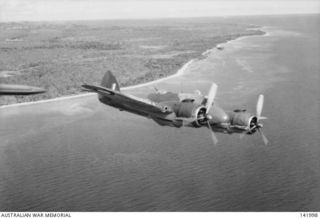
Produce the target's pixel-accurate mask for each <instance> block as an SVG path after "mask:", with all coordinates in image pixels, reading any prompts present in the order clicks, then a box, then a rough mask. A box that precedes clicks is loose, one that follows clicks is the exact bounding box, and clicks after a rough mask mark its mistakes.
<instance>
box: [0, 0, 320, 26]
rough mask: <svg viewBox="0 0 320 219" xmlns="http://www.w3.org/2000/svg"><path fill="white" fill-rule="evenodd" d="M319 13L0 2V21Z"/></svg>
mask: <svg viewBox="0 0 320 219" xmlns="http://www.w3.org/2000/svg"><path fill="white" fill-rule="evenodd" d="M299 13H300V14H305V13H320V1H319V0H0V22H7V21H59V20H93V19H130V18H133V19H139V18H147V19H152V18H175V17H211V16H232V15H263V14H299Z"/></svg>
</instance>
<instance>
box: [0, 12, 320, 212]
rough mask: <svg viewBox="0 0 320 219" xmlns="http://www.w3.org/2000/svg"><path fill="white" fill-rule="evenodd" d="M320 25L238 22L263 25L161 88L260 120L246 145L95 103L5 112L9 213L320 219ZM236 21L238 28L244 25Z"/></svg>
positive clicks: (1, 185) (289, 20)
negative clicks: (316, 217) (213, 100)
mask: <svg viewBox="0 0 320 219" xmlns="http://www.w3.org/2000/svg"><path fill="white" fill-rule="evenodd" d="M319 18H320V17H319V15H309V16H302V15H299V16H272V17H247V18H245V17H243V18H229V19H230V22H235V20H236V22H245V23H252V24H256V25H261V26H263V30H265V31H266V32H267V34H266V35H265V36H255V37H245V38H242V39H240V40H235V41H231V42H229V43H227V44H226V45H225V46H224V47H225V49H224V50H222V51H218V50H214V49H213V50H211V51H210V52H209V53H208V56H207V57H206V58H205V59H201V60H195V61H193V62H192V64H190V65H189V66H188V67H187V68H186V69H185V71H184V74H182V75H180V76H177V77H173V78H171V79H169V80H165V81H161V82H159V83H157V84H154V85H148V86H145V87H140V88H135V89H130V90H126V92H129V93H131V94H135V95H138V96H142V97H143V96H145V95H146V94H147V93H148V92H151V91H152V86H156V87H158V88H161V89H168V90H175V91H179V90H183V91H184V92H186V91H193V90H195V89H199V90H200V91H201V92H202V93H206V92H207V90H208V88H209V87H210V83H211V82H212V81H214V82H216V83H217V84H218V86H219V88H218V94H217V102H218V103H219V105H220V106H222V107H223V108H225V109H230V110H232V109H234V108H247V109H248V111H251V112H254V110H255V104H256V101H257V97H258V95H259V94H260V93H262V94H264V95H265V105H264V109H263V115H265V116H267V117H268V120H266V121H265V122H264V128H263V131H264V133H265V134H266V136H267V137H268V139H269V145H268V146H265V145H264V144H263V142H262V140H261V138H260V136H259V135H258V134H255V135H253V136H246V137H245V138H243V139H241V140H240V138H239V136H238V135H224V134H217V137H218V139H219V142H218V144H217V145H213V144H212V142H211V137H210V133H209V130H208V129H206V128H201V129H192V128H182V129H175V128H170V127H160V126H158V125H157V124H155V123H154V122H152V121H151V120H148V119H145V118H142V117H138V116H135V115H132V114H129V113H125V112H119V111H118V110H116V109H113V108H110V107H107V106H104V105H102V104H100V103H99V102H98V101H97V98H96V96H95V95H89V96H84V97H79V98H72V99H65V100H60V101H54V102H47V103H41V104H33V105H25V106H21V107H8V108H1V109H0V121H1V123H0V139H1V141H0V210H1V211H319V210H320V184H319V183H320V182H319V180H320V160H319V155H320V146H319V72H320V66H319V57H320V47H319V45H320V42H319V39H320V36H319V27H320V25H319ZM234 19H235V20H234Z"/></svg>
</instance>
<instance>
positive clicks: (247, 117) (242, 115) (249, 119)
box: [230, 112, 257, 134]
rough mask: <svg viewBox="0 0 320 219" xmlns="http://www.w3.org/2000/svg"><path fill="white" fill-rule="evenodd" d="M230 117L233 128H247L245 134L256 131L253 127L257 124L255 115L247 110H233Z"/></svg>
mask: <svg viewBox="0 0 320 219" xmlns="http://www.w3.org/2000/svg"><path fill="white" fill-rule="evenodd" d="M230 117H231V125H232V126H233V127H235V128H239V129H243V130H247V131H248V132H247V134H253V133H254V132H256V129H255V128H254V127H256V126H257V117H256V116H253V115H251V114H249V113H247V112H233V113H232V115H231V116H230Z"/></svg>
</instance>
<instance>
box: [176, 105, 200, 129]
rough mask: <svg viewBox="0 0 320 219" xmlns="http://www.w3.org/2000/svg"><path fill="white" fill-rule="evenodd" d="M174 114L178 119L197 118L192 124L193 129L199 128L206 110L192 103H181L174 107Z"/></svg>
mask: <svg viewBox="0 0 320 219" xmlns="http://www.w3.org/2000/svg"><path fill="white" fill-rule="evenodd" d="M173 110H174V112H175V113H176V116H177V117H180V118H197V119H195V121H194V122H193V125H194V126H195V127H201V120H203V119H204V118H205V113H206V108H205V107H204V106H203V105H198V104H194V103H193V102H182V103H180V104H178V105H176V106H175V107H174V109H173Z"/></svg>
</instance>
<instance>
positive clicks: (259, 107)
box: [253, 94, 269, 145]
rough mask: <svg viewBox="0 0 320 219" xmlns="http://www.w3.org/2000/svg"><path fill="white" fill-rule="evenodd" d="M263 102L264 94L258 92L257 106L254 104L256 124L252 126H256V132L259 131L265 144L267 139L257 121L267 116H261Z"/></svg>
mask: <svg viewBox="0 0 320 219" xmlns="http://www.w3.org/2000/svg"><path fill="white" fill-rule="evenodd" d="M263 103H264V96H263V95H262V94H260V95H259V98H258V101H257V106H256V116H257V124H256V125H255V126H254V127H253V128H256V129H257V130H258V132H259V133H260V135H261V138H262V140H263V142H264V144H265V145H267V144H268V142H269V141H268V139H267V137H266V136H265V135H264V134H263V132H262V130H261V128H262V124H260V123H259V120H262V119H267V117H264V116H261V113H262V109H263Z"/></svg>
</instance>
